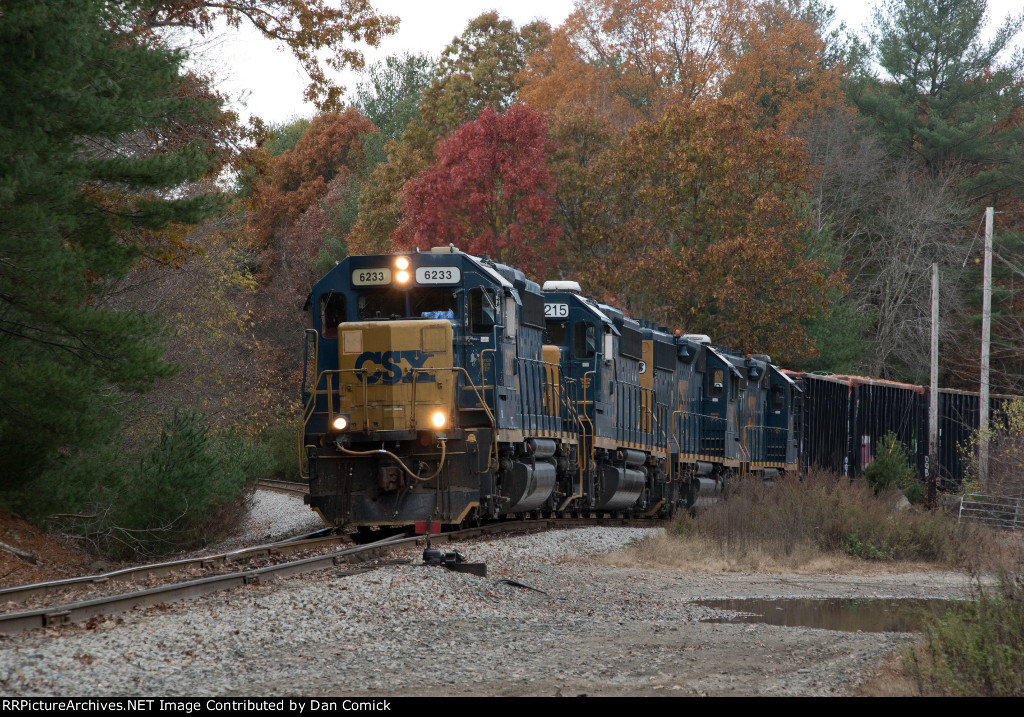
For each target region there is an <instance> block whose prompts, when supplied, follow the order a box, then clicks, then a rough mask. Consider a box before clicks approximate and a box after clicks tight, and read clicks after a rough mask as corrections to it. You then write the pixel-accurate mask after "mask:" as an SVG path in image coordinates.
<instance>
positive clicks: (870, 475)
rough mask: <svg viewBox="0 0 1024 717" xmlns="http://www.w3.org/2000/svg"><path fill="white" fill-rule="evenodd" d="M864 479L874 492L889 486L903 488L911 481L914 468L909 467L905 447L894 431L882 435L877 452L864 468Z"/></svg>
mask: <svg viewBox="0 0 1024 717" xmlns="http://www.w3.org/2000/svg"><path fill="white" fill-rule="evenodd" d="M864 480H865V481H867V484H868V485H869V486H871V487H872V488H873V489H874V491H875V493H879V492H881V491H883V490H889V489H890V488H899V489H900V490H904V489H906V488H908V487H909V486H910V485H911V484H912V483H913V481H914V469H913V468H911V467H910V459H909V456H908V454H907V447H906V446H904V445H903V444H902V443H901V442H900V440H899V438H897V436H896V434H895V433H893V432H891V431H890V432H889V433H886V434H885V436H883V437H882V445H881V446H880V447H879V449H878V454H877V455H876V456H875V459H874V460H873V461H871V462H870V463H869V464H868V466H867V468H865V469H864Z"/></svg>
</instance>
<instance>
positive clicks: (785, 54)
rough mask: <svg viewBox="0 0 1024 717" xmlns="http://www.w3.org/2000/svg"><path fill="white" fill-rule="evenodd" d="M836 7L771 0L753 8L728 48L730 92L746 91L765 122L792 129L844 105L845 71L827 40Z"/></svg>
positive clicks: (727, 87) (725, 87) (727, 89)
mask: <svg viewBox="0 0 1024 717" xmlns="http://www.w3.org/2000/svg"><path fill="white" fill-rule="evenodd" d="M833 12H834V11H832V10H831V9H829V10H825V9H823V8H822V7H820V6H818V5H816V4H814V3H813V2H812V3H806V2H804V1H803V0H765V1H763V2H759V3H757V4H755V5H753V7H752V8H751V9H750V12H749V19H748V20H747V22H745V23H743V25H742V26H741V28H740V30H739V33H738V38H737V42H736V44H735V46H734V47H731V48H728V49H727V50H726V52H725V55H726V58H727V60H728V69H727V71H728V76H727V78H726V80H725V81H724V83H723V88H722V93H723V94H725V95H731V94H740V93H742V94H743V95H744V96H745V97H746V98H747V99H748V100H749V101H750V102H751V103H752V104H753V105H754V107H755V108H756V109H757V112H758V115H759V116H760V120H759V123H760V124H761V125H763V126H768V127H782V128H789V127H791V126H792V125H793V124H794V123H795V122H796V121H797V120H800V119H807V118H808V117H811V116H814V115H815V114H817V113H818V112H820V111H822V110H824V109H827V108H829V107H832V106H833V105H837V104H841V103H842V102H843V97H842V94H841V92H840V80H841V77H842V71H841V68H840V67H839V63H838V62H837V61H836V59H835V58H834V56H833V53H832V52H830V49H829V47H828V46H827V41H826V32H827V31H826V27H827V25H828V24H829V23H830V22H831V20H832V14H833Z"/></svg>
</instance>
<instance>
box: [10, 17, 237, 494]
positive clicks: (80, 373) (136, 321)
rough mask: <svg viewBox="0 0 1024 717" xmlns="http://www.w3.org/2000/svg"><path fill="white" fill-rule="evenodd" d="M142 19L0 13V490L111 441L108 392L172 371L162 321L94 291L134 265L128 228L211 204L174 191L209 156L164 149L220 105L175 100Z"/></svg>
mask: <svg viewBox="0 0 1024 717" xmlns="http://www.w3.org/2000/svg"><path fill="white" fill-rule="evenodd" d="M138 11H139V6H138V5H136V4H132V3H131V2H124V1H122V2H106V1H104V0H49V1H48V2H38V1H37V0H5V2H4V3H3V10H2V14H0V98H2V101H0V397H2V398H0V401H2V404H3V408H2V411H0V476H2V480H3V483H2V484H0V489H2V490H5V491H11V490H15V489H17V488H19V487H21V486H24V485H25V484H26V483H27V482H28V481H30V480H31V479H32V478H34V477H36V476H37V475H39V474H40V473H42V472H45V471H47V470H54V469H56V468H58V467H59V466H62V465H66V463H67V462H68V461H72V460H74V459H75V457H76V456H77V455H78V454H79V452H80V451H82V450H83V449H86V448H89V447H91V446H94V445H97V444H100V443H103V442H104V441H106V440H107V439H108V438H109V437H110V436H111V435H112V434H113V433H114V432H115V431H116V429H117V427H118V414H117V412H116V410H115V400H117V397H118V396H121V395H123V393H122V392H124V391H141V390H144V389H145V388H146V387H147V386H149V385H150V384H151V383H152V382H153V381H154V380H155V379H156V378H158V377H162V376H167V375H169V374H170V373H172V372H173V369H172V368H171V367H169V366H167V365H166V364H164V363H162V362H161V353H162V350H161V348H160V346H159V342H157V341H155V340H154V336H155V335H156V334H157V333H159V326H158V324H157V323H156V322H155V321H154V320H153V319H152V318H150V317H147V316H144V315H142V314H140V313H137V312H126V311H114V310H110V309H106V308H104V297H105V295H106V294H107V293H108V291H109V289H110V287H111V286H112V285H113V284H114V282H116V281H117V280H119V279H120V278H121V277H123V276H124V275H125V274H126V273H127V272H128V271H129V269H130V268H131V267H132V266H133V263H134V261H135V260H136V258H137V256H138V253H139V249H138V247H137V245H135V244H133V243H132V242H131V241H130V240H126V237H131V236H132V232H133V231H141V230H145V229H154V228H161V227H163V226H165V225H166V224H168V223H169V222H194V221H198V220H199V219H201V218H202V217H203V216H204V215H205V214H206V213H207V212H208V210H209V209H210V206H211V202H210V200H209V199H208V198H207V197H204V196H202V195H198V196H195V197H190V198H189V197H182V196H181V195H182V194H183V192H182V191H181V188H182V187H183V186H184V185H185V184H186V183H188V182H190V181H194V180H195V179H197V178H198V177H200V176H201V175H202V174H203V172H204V171H206V169H207V167H208V166H209V158H210V156H211V155H212V153H211V152H209V149H208V148H206V147H203V146H200V145H198V144H193V145H191V146H188V147H186V148H184V149H180V148H179V149H173V148H170V147H168V146H167V145H166V144H165V142H164V138H165V137H166V136H167V135H168V134H169V133H168V132H166V131H165V130H167V129H168V128H169V127H170V126H172V124H173V123H174V122H176V121H178V120H187V119H188V118H189V117H191V118H194V117H195V116H196V114H195V113H196V112H199V113H202V112H205V111H213V110H215V109H217V108H216V107H214V106H213V105H212V104H209V105H206V106H205V107H204V106H196V104H195V103H194V102H193V101H188V100H183V99H180V98H181V97H184V96H186V95H187V94H188V93H184V92H179V91H178V90H180V88H181V82H182V80H183V72H182V63H183V61H184V59H185V57H184V55H183V54H182V53H178V52H174V51H170V50H167V49H162V48H160V47H157V46H156V45H155V44H154V43H152V42H148V41H147V42H141V41H137V40H135V39H133V38H134V36H133V35H132V33H131V30H130V29H129V28H131V27H133V23H132V20H133V19H134V18H135V17H136V16H137V13H138ZM211 102H212V101H211ZM129 137H130V138H131V140H132V141H131V142H126V141H124V140H125V138H129ZM140 146H145V147H147V148H148V151H144V152H140V150H139V148H140Z"/></svg>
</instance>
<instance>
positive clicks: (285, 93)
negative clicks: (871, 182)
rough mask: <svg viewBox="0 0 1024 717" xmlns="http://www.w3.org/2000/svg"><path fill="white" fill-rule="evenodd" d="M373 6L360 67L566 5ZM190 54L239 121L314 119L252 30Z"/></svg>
mask: <svg viewBox="0 0 1024 717" xmlns="http://www.w3.org/2000/svg"><path fill="white" fill-rule="evenodd" d="M373 4H374V7H376V8H377V10H378V11H379V12H381V13H384V14H388V15H397V16H398V17H399V18H401V21H402V22H401V25H400V26H399V30H398V32H397V33H396V34H394V35H391V36H389V37H386V38H385V39H384V40H383V41H382V42H381V44H380V46H379V47H377V48H371V47H364V48H363V50H364V54H365V56H366V60H367V65H369V64H370V63H372V62H373V61H375V60H381V59H383V58H385V57H387V56H388V55H397V54H401V53H402V52H405V51H409V52H421V53H428V54H431V55H434V56H437V55H438V54H440V52H441V50H442V49H444V47H445V46H446V45H447V44H448V43H449V42H450V41H451V40H452V38H453V37H455V36H457V35H460V34H461V33H462V31H463V30H464V29H465V27H466V23H468V22H469V21H470V20H471V19H472V18H474V17H476V16H477V15H479V14H480V13H482V12H484V11H486V10H491V9H496V10H498V11H499V12H500V13H501V15H502V16H504V17H507V18H510V19H511V20H513V21H514V22H515V23H516V25H517V26H521V25H523V24H524V23H527V22H529V21H530V20H533V19H537V18H543V19H545V20H547V21H548V22H549V23H550V24H551V26H552V27H556V26H558V25H560V24H562V22H563V21H564V20H565V18H566V17H567V16H568V15H569V13H570V12H571V11H572V7H573V0H517V2H509V1H508V0H503V1H499V2H495V1H494V0H491V1H490V2H488V1H487V0H448V1H446V2H441V3H430V2H423V0H374V3H373ZM874 4H875V3H872V2H864V1H863V0H847V1H846V2H839V3H837V11H836V15H837V18H838V19H840V20H843V21H844V22H846V24H847V25H848V26H850V27H851V28H854V29H860V28H861V27H862V26H863V25H864V23H865V21H866V20H867V19H868V17H869V16H870V11H871V8H872V7H873V6H874ZM1010 11H1014V12H1020V0H990V2H989V12H990V16H991V18H992V19H993V20H995V21H998V20H1001V19H1002V18H1004V17H1005V16H1006V14H1007V12H1010ZM198 51H199V52H200V53H201V54H202V57H203V60H202V61H201V64H202V65H203V66H205V67H207V68H208V69H210V70H211V71H212V72H214V73H215V76H217V77H218V78H221V79H220V84H219V88H220V90H221V91H222V92H224V93H225V94H226V95H228V96H229V97H231V98H233V99H234V100H235V106H236V107H237V108H238V109H239V110H240V111H241V113H242V115H243V117H248V116H249V115H250V114H254V115H257V116H259V117H262V118H263V119H264V120H267V121H269V122H274V123H280V122H285V121H287V120H290V119H292V118H295V117H310V116H312V115H313V114H314V112H315V109H314V108H313V106H312V105H309V104H306V103H304V102H303V101H302V92H303V90H304V89H305V87H306V84H307V83H308V79H307V77H306V75H305V73H304V72H303V71H302V69H301V68H300V67H299V65H298V63H297V62H296V61H295V59H294V58H293V57H292V55H291V53H290V52H289V51H287V50H285V49H280V48H277V47H276V46H275V43H273V42H271V41H270V40H265V39H263V38H262V37H260V36H259V34H258V33H257V32H256V31H255V30H249V29H247V28H244V29H242V30H240V31H231V32H225V33H223V34H222V35H219V36H218V37H217V38H214V39H213V40H212V41H211V42H210V43H209V44H208V45H207V46H206V47H205V48H200V49H199V50H198ZM338 79H339V81H340V82H341V84H343V85H344V86H345V87H346V88H348V89H349V90H353V89H354V88H355V85H356V82H357V81H358V79H359V77H358V75H356V74H354V73H348V74H346V75H344V76H340V77H339V78H338Z"/></svg>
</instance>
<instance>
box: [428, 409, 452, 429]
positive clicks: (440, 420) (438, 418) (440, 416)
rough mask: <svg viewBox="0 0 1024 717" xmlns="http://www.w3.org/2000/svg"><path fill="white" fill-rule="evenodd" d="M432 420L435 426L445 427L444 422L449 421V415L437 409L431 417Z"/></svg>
mask: <svg viewBox="0 0 1024 717" xmlns="http://www.w3.org/2000/svg"><path fill="white" fill-rule="evenodd" d="M430 422H431V423H433V424H434V428H444V424H445V423H447V422H448V416H446V415H444V413H443V412H442V411H435V412H434V415H433V416H431V417H430Z"/></svg>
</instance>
